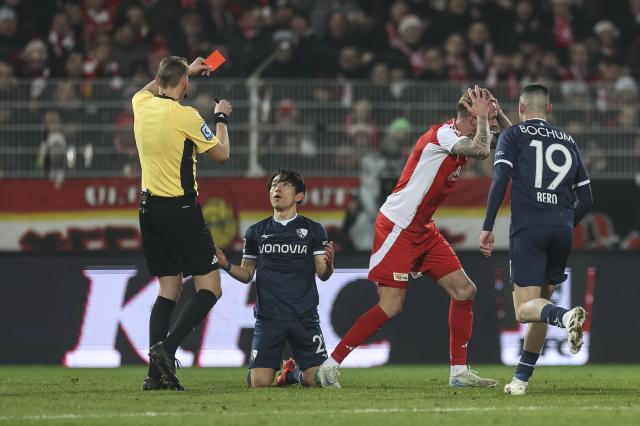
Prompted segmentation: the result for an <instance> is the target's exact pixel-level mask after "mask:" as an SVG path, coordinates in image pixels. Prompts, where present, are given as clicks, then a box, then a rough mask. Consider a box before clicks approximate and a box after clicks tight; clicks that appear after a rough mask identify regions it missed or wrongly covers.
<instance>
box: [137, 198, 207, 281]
mask: <svg viewBox="0 0 640 426" xmlns="http://www.w3.org/2000/svg"><path fill="white" fill-rule="evenodd" d="M143 200H144V201H146V202H145V204H142V201H141V204H140V212H139V219H140V232H141V234H142V246H143V248H144V255H145V258H146V259H147V267H148V268H149V273H150V274H151V275H155V276H158V277H162V276H166V275H178V274H180V273H182V275H183V276H185V277H187V276H189V275H205V274H208V273H209V272H211V271H213V270H216V269H218V258H217V257H216V256H215V254H216V246H215V243H214V242H213V237H212V236H211V232H210V231H209V228H208V227H207V225H206V223H205V221H204V216H202V209H201V208H200V204H198V202H197V201H196V199H195V198H194V197H175V198H168V197H147V198H146V200H145V197H144V196H143Z"/></svg>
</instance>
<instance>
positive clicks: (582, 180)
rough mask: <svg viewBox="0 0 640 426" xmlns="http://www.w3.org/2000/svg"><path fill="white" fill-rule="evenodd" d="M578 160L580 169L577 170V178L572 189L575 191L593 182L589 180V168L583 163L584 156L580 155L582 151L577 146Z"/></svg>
mask: <svg viewBox="0 0 640 426" xmlns="http://www.w3.org/2000/svg"><path fill="white" fill-rule="evenodd" d="M576 160H577V161H578V169H577V170H576V177H575V180H574V182H573V187H572V188H573V189H576V188H579V187H581V186H584V185H588V184H590V183H591V181H590V180H589V174H588V173H587V168H586V167H585V166H584V162H583V161H582V156H581V155H580V150H578V147H577V146H576Z"/></svg>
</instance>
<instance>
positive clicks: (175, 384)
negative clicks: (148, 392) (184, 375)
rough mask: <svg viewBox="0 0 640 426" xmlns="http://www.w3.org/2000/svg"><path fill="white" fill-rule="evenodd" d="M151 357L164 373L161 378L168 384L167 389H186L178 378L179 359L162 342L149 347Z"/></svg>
mask: <svg viewBox="0 0 640 426" xmlns="http://www.w3.org/2000/svg"><path fill="white" fill-rule="evenodd" d="M149 358H150V359H151V361H152V362H154V363H155V364H156V365H157V366H158V369H159V370H160V373H161V374H162V379H161V380H162V382H164V383H165V384H166V386H167V389H171V390H178V391H183V390H184V387H183V386H182V385H181V384H180V381H179V380H178V376H176V364H179V363H178V360H177V359H176V357H175V356H173V355H171V354H169V352H167V350H166V349H165V348H164V345H163V344H162V342H158V343H156V344H155V345H153V346H151V349H149Z"/></svg>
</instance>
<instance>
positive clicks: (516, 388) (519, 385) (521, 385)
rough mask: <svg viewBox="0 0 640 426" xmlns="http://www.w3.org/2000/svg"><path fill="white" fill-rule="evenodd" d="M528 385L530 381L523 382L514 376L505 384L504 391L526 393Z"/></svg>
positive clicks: (508, 393) (511, 393) (507, 392)
mask: <svg viewBox="0 0 640 426" xmlns="http://www.w3.org/2000/svg"><path fill="white" fill-rule="evenodd" d="M527 386H529V383H528V382H523V381H522V380H520V379H518V378H517V377H514V378H513V380H511V383H507V384H506V385H504V393H506V394H507V395H524V394H525V393H527Z"/></svg>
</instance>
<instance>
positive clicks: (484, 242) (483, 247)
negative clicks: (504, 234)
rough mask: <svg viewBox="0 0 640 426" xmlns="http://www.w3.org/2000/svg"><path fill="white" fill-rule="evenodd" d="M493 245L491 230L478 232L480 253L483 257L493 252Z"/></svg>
mask: <svg viewBox="0 0 640 426" xmlns="http://www.w3.org/2000/svg"><path fill="white" fill-rule="evenodd" d="M493 247H494V238H493V232H491V231H482V233H481V234H480V253H482V254H484V255H485V257H489V256H491V254H492V253H493Z"/></svg>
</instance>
